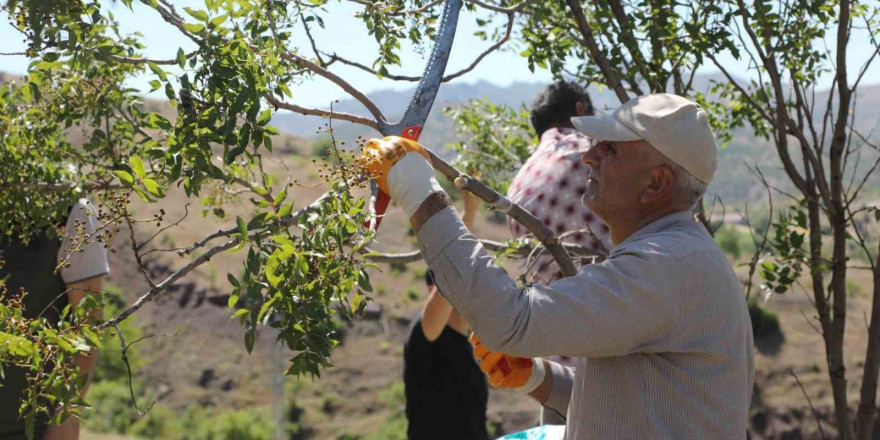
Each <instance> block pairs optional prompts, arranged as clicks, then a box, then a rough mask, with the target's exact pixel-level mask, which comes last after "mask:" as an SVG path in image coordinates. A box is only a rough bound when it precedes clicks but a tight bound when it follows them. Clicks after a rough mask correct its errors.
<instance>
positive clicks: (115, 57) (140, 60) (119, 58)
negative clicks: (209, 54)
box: [107, 51, 198, 66]
mask: <svg viewBox="0 0 880 440" xmlns="http://www.w3.org/2000/svg"><path fill="white" fill-rule="evenodd" d="M197 52H198V51H192V52H190V53H188V54H186V57H187V58H189V57H191V56H193V55H195V54H196V53H197ZM107 58H109V59H111V60H113V61H116V62H117V63H125V64H147V63H153V64H159V65H165V66H173V65H176V64H177V59H176V58H175V59H168V60H154V59H150V58H134V57H122V56H118V55H110V56H108V57H107Z"/></svg>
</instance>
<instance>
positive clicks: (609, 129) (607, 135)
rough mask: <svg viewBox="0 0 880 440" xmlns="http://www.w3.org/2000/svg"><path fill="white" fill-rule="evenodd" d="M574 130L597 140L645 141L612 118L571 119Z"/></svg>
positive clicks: (582, 117)
mask: <svg viewBox="0 0 880 440" xmlns="http://www.w3.org/2000/svg"><path fill="white" fill-rule="evenodd" d="M571 123H572V124H574V128H575V129H576V130H577V131H579V132H581V133H583V134H585V135H587V136H589V137H591V138H593V139H595V140H597V141H612V142H629V141H638V140H641V139H643V138H642V137H641V136H639V134H638V133H636V132H634V131H632V130H630V129H629V128H628V127H627V126H626V125H623V124H621V123H620V121H618V120H617V119H615V118H614V117H612V116H576V117H573V118H571Z"/></svg>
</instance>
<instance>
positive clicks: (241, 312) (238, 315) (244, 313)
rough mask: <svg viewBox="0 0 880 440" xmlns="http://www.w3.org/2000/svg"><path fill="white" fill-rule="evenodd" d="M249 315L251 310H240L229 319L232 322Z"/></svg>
mask: <svg viewBox="0 0 880 440" xmlns="http://www.w3.org/2000/svg"><path fill="white" fill-rule="evenodd" d="M248 313H250V310H248V309H238V310H236V311H235V313H233V314H232V316H230V317H229V320H230V321H232V320H233V319H235V318H241V317H242V316H244V315H247V314H248Z"/></svg>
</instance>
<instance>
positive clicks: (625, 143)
mask: <svg viewBox="0 0 880 440" xmlns="http://www.w3.org/2000/svg"><path fill="white" fill-rule="evenodd" d="M603 144H604V145H613V146H615V147H624V148H627V147H633V148H637V147H651V144H649V143H648V141H645V140H643V139H639V140H636V141H622V142H619V141H610V140H603V139H593V140H592V142H591V145H592V146H597V145H603Z"/></svg>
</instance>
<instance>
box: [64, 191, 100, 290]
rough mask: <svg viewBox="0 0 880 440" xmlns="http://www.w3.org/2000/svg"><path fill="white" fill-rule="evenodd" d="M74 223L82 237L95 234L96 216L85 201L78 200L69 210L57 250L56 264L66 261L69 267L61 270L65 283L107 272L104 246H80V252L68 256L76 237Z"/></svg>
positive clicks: (94, 244) (93, 243)
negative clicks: (80, 231)
mask: <svg viewBox="0 0 880 440" xmlns="http://www.w3.org/2000/svg"><path fill="white" fill-rule="evenodd" d="M77 224H79V225H81V228H82V232H83V233H85V234H94V233H95V231H97V228H98V216H97V213H95V210H94V208H93V207H92V206H91V204H89V202H88V201H87V200H86V199H80V200H79V201H78V202H77V203H76V204H75V205H74V206H73V208H72V209H71V210H70V215H69V216H68V218H67V226H66V232H65V237H64V239H63V240H62V242H61V248H60V249H59V250H58V261H59V262H61V261H64V259H65V258H67V263H68V264H69V265H70V266H66V265H65V266H62V267H61V278H62V279H63V280H64V282H65V283H66V284H72V283H75V282H77V281H82V280H86V279H89V278H93V277H96V276H99V275H106V274H107V273H109V272H110V264H109V262H108V261H107V250H106V249H104V243H101V242H90V243H86V244H84V245H83V246H82V248H81V252H73V253H70V255H69V257H68V253H69V252H70V250H71V248H70V247H71V244H72V240H73V239H74V238H75V237H76V236H77V226H76V225H77Z"/></svg>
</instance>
